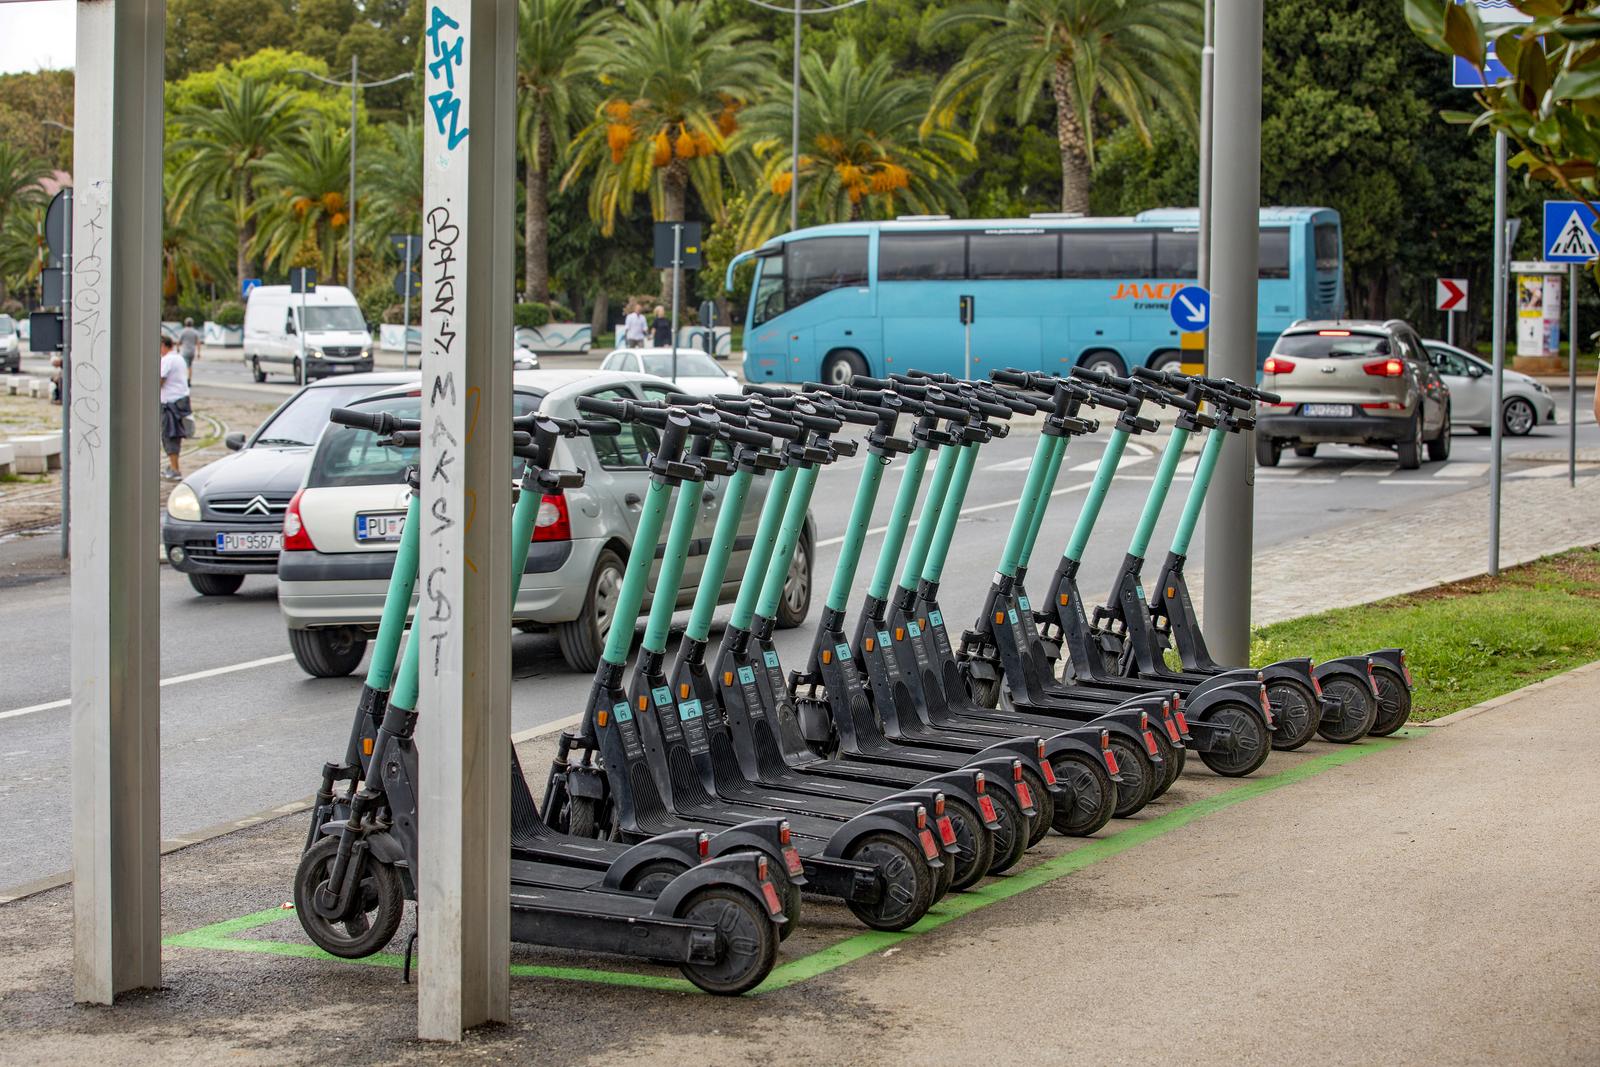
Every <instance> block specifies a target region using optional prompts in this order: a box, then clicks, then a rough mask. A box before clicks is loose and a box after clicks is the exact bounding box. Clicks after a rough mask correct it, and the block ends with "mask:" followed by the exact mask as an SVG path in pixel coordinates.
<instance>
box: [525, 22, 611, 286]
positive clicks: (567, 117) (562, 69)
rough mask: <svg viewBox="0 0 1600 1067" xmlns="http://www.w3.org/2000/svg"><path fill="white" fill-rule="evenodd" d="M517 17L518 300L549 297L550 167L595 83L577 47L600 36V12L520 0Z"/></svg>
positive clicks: (590, 102) (584, 111)
mask: <svg viewBox="0 0 1600 1067" xmlns="http://www.w3.org/2000/svg"><path fill="white" fill-rule="evenodd" d="M520 7H521V17H520V18H519V20H518V24H517V32H518V39H517V142H518V144H519V146H520V147H521V149H522V158H523V161H524V164H525V166H526V170H525V171H524V181H523V189H524V201H523V231H522V241H523V246H522V257H523V283H522V298H523V300H525V301H539V302H546V301H548V300H549V299H550V173H551V171H552V170H553V169H554V168H555V167H557V166H558V165H559V164H560V163H561V162H562V160H563V159H564V158H565V156H566V154H567V150H568V148H569V146H570V144H571V140H572V135H573V132H574V131H575V130H576V129H577V128H578V125H579V124H580V123H581V122H582V121H584V119H585V118H586V117H587V116H589V115H591V114H593V112H594V103H595V99H596V97H597V95H598V94H597V91H596V87H595V85H594V83H593V81H592V80H591V78H590V77H589V75H588V73H587V72H585V71H583V70H582V69H581V68H580V63H579V59H578V57H579V55H580V54H581V52H582V51H583V50H584V49H585V48H588V47H590V46H591V45H592V44H593V43H595V42H596V41H598V40H600V31H601V27H602V26H604V25H605V22H606V16H605V14H604V13H603V12H595V13H592V14H591V13H590V12H589V0H521V4H520Z"/></svg>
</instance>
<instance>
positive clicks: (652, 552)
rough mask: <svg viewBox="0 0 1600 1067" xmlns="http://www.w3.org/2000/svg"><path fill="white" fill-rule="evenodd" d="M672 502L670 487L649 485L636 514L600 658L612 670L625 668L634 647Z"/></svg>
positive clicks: (657, 483) (656, 482)
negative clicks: (620, 584)
mask: <svg viewBox="0 0 1600 1067" xmlns="http://www.w3.org/2000/svg"><path fill="white" fill-rule="evenodd" d="M671 499H672V486H670V485H667V484H665V483H664V482H658V481H651V483H650V488H649V489H648V490H646V492H645V498H644V507H643V509H642V510H641V511H640V512H639V526H638V529H637V530H635V531H634V535H633V548H632V549H631V550H630V551H629V552H628V566H627V569H626V570H624V571H623V572H622V589H621V591H620V592H618V593H617V603H616V607H615V608H614V609H613V611H612V615H611V629H610V631H609V632H607V634H606V647H605V651H604V652H602V653H601V655H600V658H601V659H603V660H605V661H606V662H607V663H609V664H611V665H612V666H613V667H624V666H627V663H628V650H629V649H630V648H631V647H632V646H633V628H634V625H635V624H636V623H637V622H638V619H639V605H640V604H642V603H644V587H645V584H646V583H647V582H648V581H649V580H650V565H651V564H652V563H654V562H655V558H656V544H657V543H658V542H659V541H660V540H661V527H662V525H663V524H664V523H665V522H666V518H667V505H668V503H669V502H670V501H671Z"/></svg>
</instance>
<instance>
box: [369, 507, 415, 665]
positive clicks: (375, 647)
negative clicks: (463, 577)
mask: <svg viewBox="0 0 1600 1067" xmlns="http://www.w3.org/2000/svg"><path fill="white" fill-rule="evenodd" d="M421 511H422V505H421V503H420V502H419V501H418V499H417V494H416V493H412V494H411V499H410V500H409V501H407V502H406V524H405V526H404V528H402V529H401V531H400V544H399V545H398V546H397V547H396V549H395V553H394V570H392V571H390V572H389V589H388V591H387V592H386V593H385V594H384V597H383V616H382V618H381V619H379V621H378V637H377V640H375V641H374V642H373V644H372V661H371V662H370V663H369V664H368V665H367V687H368V688H370V689H376V690H378V691H380V692H382V691H384V690H387V689H388V688H389V686H390V685H392V684H393V683H394V666H395V658H396V657H397V656H398V654H399V652H400V640H401V638H402V637H403V636H404V635H405V629H406V615H407V614H409V613H410V611H411V594H412V593H413V592H415V591H416V588H417V558H418V555H419V552H420V549H421V535H420V534H419V533H418V532H417V525H418V523H419V522H420V521H421V519H420V515H421Z"/></svg>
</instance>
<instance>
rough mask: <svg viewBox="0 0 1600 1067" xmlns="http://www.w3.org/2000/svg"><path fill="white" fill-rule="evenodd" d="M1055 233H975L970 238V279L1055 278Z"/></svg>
mask: <svg viewBox="0 0 1600 1067" xmlns="http://www.w3.org/2000/svg"><path fill="white" fill-rule="evenodd" d="M1056 260H1057V253H1056V235H1055V234H1053V233H975V234H971V235H970V236H968V238H967V277H969V278H996V279H998V278H1006V279H1028V278H1054V277H1055V276H1056V271H1057V267H1056Z"/></svg>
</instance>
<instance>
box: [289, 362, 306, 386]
mask: <svg viewBox="0 0 1600 1067" xmlns="http://www.w3.org/2000/svg"><path fill="white" fill-rule="evenodd" d="M292 366H293V370H294V384H296V385H303V384H305V382H304V381H303V380H302V379H301V377H300V359H299V357H296V358H295V361H294V363H293V365H292Z"/></svg>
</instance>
